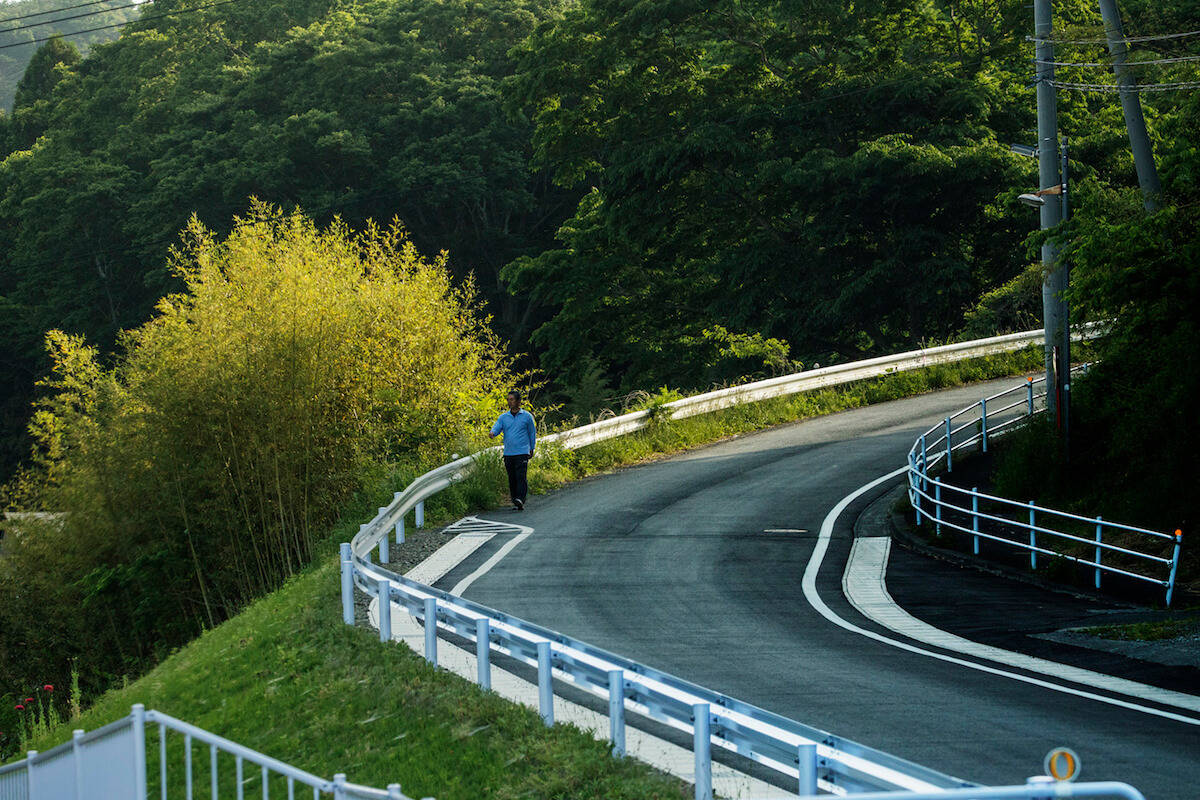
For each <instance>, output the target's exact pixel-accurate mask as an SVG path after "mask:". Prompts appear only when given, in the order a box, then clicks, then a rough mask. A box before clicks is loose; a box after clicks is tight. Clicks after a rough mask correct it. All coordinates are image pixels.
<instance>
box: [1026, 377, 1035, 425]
mask: <svg viewBox="0 0 1200 800" xmlns="http://www.w3.org/2000/svg"><path fill="white" fill-rule="evenodd" d="M1025 399H1026V402H1027V403H1028V406H1029V412H1028V413H1029V416H1031V417H1032V416H1033V378H1029V379H1028V380H1027V381H1025Z"/></svg>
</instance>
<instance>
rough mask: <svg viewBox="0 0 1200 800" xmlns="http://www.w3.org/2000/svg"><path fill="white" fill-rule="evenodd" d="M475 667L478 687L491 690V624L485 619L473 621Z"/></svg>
mask: <svg viewBox="0 0 1200 800" xmlns="http://www.w3.org/2000/svg"><path fill="white" fill-rule="evenodd" d="M475 666H476V673H477V675H478V678H479V681H478V682H479V686H480V688H482V689H484V690H488V689H491V688H492V623H491V620H489V619H488V618H487V617H480V618H479V619H477V620H475Z"/></svg>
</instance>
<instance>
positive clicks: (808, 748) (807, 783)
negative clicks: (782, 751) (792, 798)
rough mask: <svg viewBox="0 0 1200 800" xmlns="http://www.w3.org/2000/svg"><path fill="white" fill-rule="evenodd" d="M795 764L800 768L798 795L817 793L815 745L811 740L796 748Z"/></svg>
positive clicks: (804, 795)
mask: <svg viewBox="0 0 1200 800" xmlns="http://www.w3.org/2000/svg"><path fill="white" fill-rule="evenodd" d="M796 764H797V766H798V767H799V768H800V784H799V785H800V796H801V797H807V796H809V795H814V794H816V793H817V745H816V744H815V743H813V742H809V743H808V744H802V745H800V746H799V747H797V748H796Z"/></svg>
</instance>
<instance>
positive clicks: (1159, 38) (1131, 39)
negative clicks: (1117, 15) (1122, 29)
mask: <svg viewBox="0 0 1200 800" xmlns="http://www.w3.org/2000/svg"><path fill="white" fill-rule="evenodd" d="M1188 36H1200V30H1196V31H1188V32H1186V33H1164V34H1159V35H1156V36H1124V37H1121V38H1119V39H1116V40H1114V41H1116V42H1124V43H1125V44H1139V43H1141V42H1163V41H1166V40H1168V39H1184V38H1186V37H1188ZM1025 40H1026V41H1029V42H1046V43H1047V44H1108V43H1109V40H1108V39H1055V38H1053V37H1051V38H1049V39H1047V38H1045V37H1043V36H1026V37H1025Z"/></svg>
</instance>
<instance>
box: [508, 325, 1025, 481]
mask: <svg viewBox="0 0 1200 800" xmlns="http://www.w3.org/2000/svg"><path fill="white" fill-rule="evenodd" d="M1041 366H1042V351H1041V348H1039V347H1031V348H1026V349H1024V350H1021V351H1019V352H1015V353H1007V354H1002V355H996V356H988V357H985V358H977V359H971V360H969V361H961V362H956V363H951V364H939V365H936V366H932V367H926V368H924V369H919V370H911V371H908V372H900V373H896V374H893V375H888V376H885V377H881V378H872V379H870V380H864V381H857V382H855V383H851V384H846V385H845V386H839V387H834V388H830V389H821V390H818V391H813V392H803V393H800V394H795V395H791V396H789V397H781V398H776V399H773V400H764V401H761V402H758V403H748V404H745V405H740V406H734V407H732V408H728V409H724V410H722V411H718V412H714V413H712V414H701V415H698V416H695V417H688V418H685V419H679V420H673V419H664V418H662V417H661V416H660V417H659V418H658V419H656V421H655V422H653V423H652V424H650V425H649V426H647V427H646V428H644V429H643V430H641V431H638V432H637V433H633V434H629V435H627V436H621V437H617V438H615V439H609V440H607V441H603V442H598V443H596V444H593V445H589V446H587V447H584V448H581V449H579V450H576V451H566V450H563V449H562V448H554V447H547V448H543V449H542V452H541V455H540V456H539V457H538V458H536V459H534V461H533V462H532V463H531V465H530V487H531V488H532V489H533V490H534V491H535V492H543V491H547V490H550V489H552V488H554V487H556V486H559V485H561V484H563V483H566V482H568V481H571V480H575V479H578V478H582V477H586V476H588V475H593V474H597V473H603V472H607V471H610V470H613V469H616V468H618V467H621V466H625V465H629V464H634V463H638V462H640V461H644V460H646V459H650V458H656V457H659V456H663V455H669V454H671V453H677V452H680V451H683V450H687V449H688V448H691V447H697V446H700V445H704V444H708V443H711V442H715V441H719V440H721V439H724V438H728V437H730V436H737V435H739V434H744V433H750V432H753V431H757V430H763V429H765V428H769V427H771V426H773V425H779V424H781V423H787V422H794V421H796V420H802V419H808V418H810V417H817V416H821V415H823V414H831V413H834V412H838V411H847V410H849V409H853V408H861V407H863V406H868V405H872V404H874V403H882V402H887V401H889V400H897V399H899V398H902V397H911V396H913V395H917V394H922V393H924V392H929V391H934V390H937V389H946V388H950V387H954V386H962V385H964V384H968V383H975V382H978V381H984V380H990V379H992V378H1001V377H1006V376H1010V375H1017V374H1022V373H1025V372H1028V371H1031V370H1037V369H1039V368H1041ZM898 463H899V462H898Z"/></svg>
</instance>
